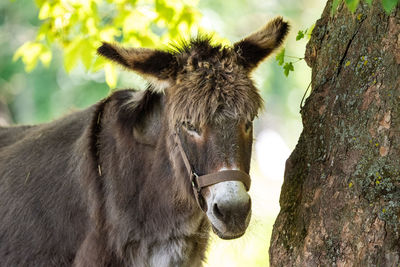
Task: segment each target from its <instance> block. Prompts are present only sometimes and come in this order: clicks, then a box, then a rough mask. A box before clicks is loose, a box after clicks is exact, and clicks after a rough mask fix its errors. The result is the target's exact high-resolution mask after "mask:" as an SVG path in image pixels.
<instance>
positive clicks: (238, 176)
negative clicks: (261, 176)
mask: <svg viewBox="0 0 400 267" xmlns="http://www.w3.org/2000/svg"><path fill="white" fill-rule="evenodd" d="M174 136H175V142H176V144H177V146H178V148H179V151H180V152H181V156H182V159H183V163H184V164H185V166H186V169H187V171H188V174H189V179H190V182H191V184H192V189H193V193H194V197H195V199H196V202H197V204H198V205H199V207H200V209H201V210H202V211H204V212H207V205H205V203H204V198H203V196H202V194H201V190H202V189H203V188H204V187H207V186H210V185H213V184H217V183H220V182H226V181H240V182H242V183H243V184H244V185H245V187H246V191H249V189H250V184H251V180H250V175H248V174H247V173H245V172H243V171H240V170H225V171H219V172H215V173H210V174H205V175H200V176H199V175H197V174H196V173H195V172H194V171H193V168H192V165H191V164H190V162H189V159H188V157H187V155H186V153H185V150H184V149H183V147H182V142H181V139H180V137H179V134H177V133H176V132H175V133H174Z"/></svg>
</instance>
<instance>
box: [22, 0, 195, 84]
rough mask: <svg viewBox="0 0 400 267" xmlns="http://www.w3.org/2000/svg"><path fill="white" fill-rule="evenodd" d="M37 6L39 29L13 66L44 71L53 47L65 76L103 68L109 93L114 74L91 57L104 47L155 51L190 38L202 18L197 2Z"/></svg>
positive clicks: (91, 1)
mask: <svg viewBox="0 0 400 267" xmlns="http://www.w3.org/2000/svg"><path fill="white" fill-rule="evenodd" d="M36 5H37V7H38V8H39V12H38V18H39V19H40V20H41V21H42V24H41V26H40V28H39V30H38V31H37V34H36V38H35V39H34V40H31V41H28V42H26V43H24V44H23V45H22V46H21V47H19V48H18V50H17V51H16V53H15V55H14V60H17V59H19V58H21V59H22V61H23V63H24V64H25V70H26V71H28V72H29V71H31V70H33V69H34V68H35V67H36V65H37V63H38V62H39V61H40V62H41V63H42V64H43V65H45V66H48V65H49V64H50V62H51V60H52V49H51V46H52V45H53V44H57V45H59V46H60V47H61V49H62V51H63V53H64V54H63V57H64V67H65V69H66V70H67V72H69V71H71V70H72V69H73V68H75V67H76V66H77V64H78V62H79V61H80V62H82V64H83V66H84V67H85V69H86V70H89V71H97V70H99V69H101V68H104V70H105V75H106V81H107V83H108V85H109V86H110V87H115V85H116V83H117V75H116V73H117V72H116V71H115V69H114V66H113V65H111V64H110V63H106V62H105V61H104V60H103V59H102V58H100V57H97V56H95V55H96V48H97V47H98V46H99V45H100V44H101V42H102V41H107V42H118V43H122V44H124V43H125V44H129V45H130V46H143V47H157V46H159V45H160V44H162V43H165V40H172V39H177V38H178V39H179V38H180V37H181V36H180V35H181V33H188V32H189V31H190V29H191V27H192V25H194V23H195V22H197V20H198V19H199V17H200V14H199V12H198V11H197V9H196V5H197V0H184V1H179V0H36Z"/></svg>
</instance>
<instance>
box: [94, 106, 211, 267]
mask: <svg viewBox="0 0 400 267" xmlns="http://www.w3.org/2000/svg"><path fill="white" fill-rule="evenodd" d="M107 113H108V112H107V111H106V112H105V115H103V116H102V120H103V122H102V123H101V124H102V128H101V133H100V134H99V135H98V138H99V141H98V142H99V146H98V148H99V159H98V160H99V165H100V166H101V176H100V177H99V178H100V179H101V180H102V181H103V182H104V188H105V192H104V193H105V194H104V197H105V206H106V207H107V208H106V209H105V212H107V214H106V215H105V217H106V229H107V235H108V239H109V240H108V243H109V245H110V246H111V247H112V248H113V250H115V252H116V254H117V255H120V257H122V258H127V257H128V258H130V259H132V261H134V262H141V261H143V262H142V263H143V265H142V266H147V265H148V264H149V262H148V261H153V260H154V264H156V263H157V259H161V258H164V257H168V255H164V254H165V253H166V251H172V250H171V249H167V248H171V247H173V248H174V249H173V251H175V252H174V253H175V255H170V256H171V257H175V258H176V259H177V261H176V262H175V263H177V265H182V264H180V263H179V262H180V261H182V262H185V261H186V260H187V259H189V258H190V257H194V258H196V257H197V258H199V262H200V258H201V257H202V256H203V254H204V250H205V246H206V243H207V239H208V228H209V225H208V222H207V220H206V218H205V215H204V214H203V213H202V212H201V211H200V209H199V208H198V207H197V206H196V204H195V202H194V200H193V197H192V196H191V195H190V193H191V191H190V184H189V181H188V178H187V177H183V175H184V173H185V169H184V167H183V165H182V164H180V163H179V162H177V160H176V158H177V155H178V154H177V150H176V149H175V144H174V143H173V138H172V136H170V134H169V133H168V130H167V127H165V126H163V127H161V129H160V133H159V136H160V138H159V139H158V141H157V143H156V145H155V146H151V145H146V144H142V143H140V142H137V141H135V140H134V136H133V135H129V134H128V135H126V134H122V131H116V129H118V127H120V125H118V122H117V121H113V120H112V118H111V120H110V117H109V116H108V115H107ZM111 114H112V113H111ZM164 121H165V120H164ZM159 123H162V121H160V122H159ZM116 132H117V134H116ZM185 179H187V180H185ZM171 240H173V242H172V241H171ZM171 242H172V243H173V244H172V243H171ZM194 248H198V249H196V252H195V251H194ZM163 253H164V254H163ZM192 253H195V254H193V255H192ZM156 254H157V255H158V256H155V255H156ZM161 254H163V255H161ZM151 255H153V256H151ZM189 256H190V257H189ZM152 257H153V260H151V258H152ZM139 258H140V259H141V260H140V259H139ZM146 261H147V262H146ZM166 262H168V261H166ZM154 264H153V265H154ZM171 264H172V262H171ZM150 265H152V264H150ZM134 266H136V265H134Z"/></svg>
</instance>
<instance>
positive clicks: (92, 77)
mask: <svg viewBox="0 0 400 267" xmlns="http://www.w3.org/2000/svg"><path fill="white" fill-rule="evenodd" d="M41 2H43V1H41ZM109 2H112V1H109ZM325 4H326V2H325V1H321V0H268V1H267V0H266V1H259V0H200V1H199V2H197V3H194V5H195V6H196V10H198V11H199V14H200V16H198V17H197V20H196V21H195V24H196V25H197V26H198V28H201V29H203V30H204V29H205V30H207V31H211V32H216V35H217V36H222V37H224V38H226V39H227V40H229V41H230V42H232V43H233V42H235V41H237V40H239V39H240V38H242V37H244V36H246V35H247V34H249V33H250V32H253V31H255V30H257V29H258V28H259V27H261V26H263V25H264V24H265V23H266V22H267V21H268V20H269V19H271V18H273V17H275V16H277V15H282V16H283V17H284V18H285V19H287V20H289V21H290V23H291V26H292V28H291V33H290V35H289V37H288V38H287V40H286V43H285V47H286V55H290V56H295V57H303V55H304V51H305V45H306V42H307V38H304V39H302V40H300V41H296V35H297V32H298V31H299V30H305V29H307V28H311V27H312V25H313V24H314V23H315V21H316V20H317V19H318V18H319V16H320V14H321V13H322V9H323V7H324V5H325ZM38 14H39V9H38V7H37V5H36V4H35V2H34V1H33V0H14V1H7V0H3V1H1V2H0V100H2V101H3V102H5V103H7V105H8V107H9V109H10V111H11V116H12V120H13V122H14V123H15V124H34V123H41V122H47V121H50V120H53V119H56V118H59V117H61V116H63V115H65V114H68V113H70V112H72V111H74V110H77V109H80V108H84V107H87V106H89V105H92V104H93V103H95V102H96V101H98V100H99V99H101V98H103V97H105V96H107V95H108V94H109V93H110V91H111V89H110V88H109V86H108V85H107V84H106V83H105V73H104V71H103V70H100V71H97V72H93V71H87V70H86V68H85V67H84V66H83V64H82V63H79V62H78V63H77V65H76V66H75V67H74V68H72V70H71V71H70V72H68V73H67V72H66V70H65V67H64V66H65V62H64V61H63V52H65V51H63V48H62V46H57V45H52V46H51V47H50V49H51V51H52V60H51V61H50V62H49V66H48V67H45V66H43V64H41V63H39V64H38V65H37V66H36V68H34V69H33V70H32V71H31V72H29V73H27V72H26V71H25V69H24V68H25V66H24V64H23V62H22V61H21V60H17V61H13V56H14V54H15V52H16V50H17V49H18V48H19V47H20V46H21V45H22V44H24V43H25V42H27V41H29V40H34V39H35V37H36V35H37V31H38V29H39V27H40V25H41V24H42V21H41V20H39V19H38ZM117 15H118V14H117ZM194 28H196V27H194ZM192 32H193V30H192ZM178 34H179V36H183V37H188V35H189V33H188V32H185V31H184V30H182V32H178ZM171 36H174V35H171ZM168 41H169V40H167V39H165V38H164V39H160V42H163V44H164V45H167V43H168ZM288 60H290V58H288ZM293 61H296V60H293ZM294 67H295V71H294V72H291V73H290V75H289V76H288V77H285V75H284V74H283V70H282V67H281V66H279V65H278V63H277V62H276V60H275V55H274V56H272V57H271V58H269V59H268V60H266V62H265V63H263V64H262V65H260V67H259V68H258V69H257V70H256V71H255V72H254V81H255V83H256V85H257V86H258V88H259V89H260V91H261V94H262V96H263V98H264V101H265V110H264V112H263V113H262V114H260V116H259V118H258V120H257V121H256V123H255V145H254V153H253V161H252V171H251V174H252V178H253V184H252V189H251V190H250V194H251V196H252V199H253V217H252V222H251V224H250V226H249V229H248V231H247V233H246V234H245V235H244V236H243V237H242V238H240V239H237V240H233V241H223V240H219V239H218V237H216V236H214V235H213V237H212V243H211V245H210V247H209V251H208V260H207V264H206V266H230V267H234V266H248V267H250V266H268V247H269V242H270V235H271V231H272V226H273V222H274V219H275V218H276V216H277V214H278V212H279V192H280V187H281V184H282V181H283V171H284V164H285V160H286V158H287V157H288V156H289V155H290V151H292V150H293V148H294V146H295V145H296V142H297V139H298V137H299V135H300V133H301V130H302V125H301V118H300V114H299V110H300V102H301V98H302V96H303V94H304V92H305V90H306V88H307V86H308V84H309V83H310V79H311V73H310V69H309V68H308V67H307V65H306V63H305V62H304V60H301V61H299V62H297V63H295V64H294ZM117 72H118V74H119V75H118V76H119V78H118V80H117V82H116V88H117V89H118V88H143V86H144V84H145V82H144V81H143V80H142V79H141V78H140V77H138V76H136V75H134V74H132V73H130V72H127V71H124V70H122V69H117Z"/></svg>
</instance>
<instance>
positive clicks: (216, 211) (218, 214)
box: [213, 203, 224, 220]
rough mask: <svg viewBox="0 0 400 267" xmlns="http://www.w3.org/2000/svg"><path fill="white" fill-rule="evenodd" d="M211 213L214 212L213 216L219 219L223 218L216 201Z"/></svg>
mask: <svg viewBox="0 0 400 267" xmlns="http://www.w3.org/2000/svg"><path fill="white" fill-rule="evenodd" d="M213 213H214V215H215V217H217V218H218V219H220V220H222V219H223V218H224V215H223V214H222V212H221V211H220V210H219V208H218V205H217V203H215V204H214V207H213Z"/></svg>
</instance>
